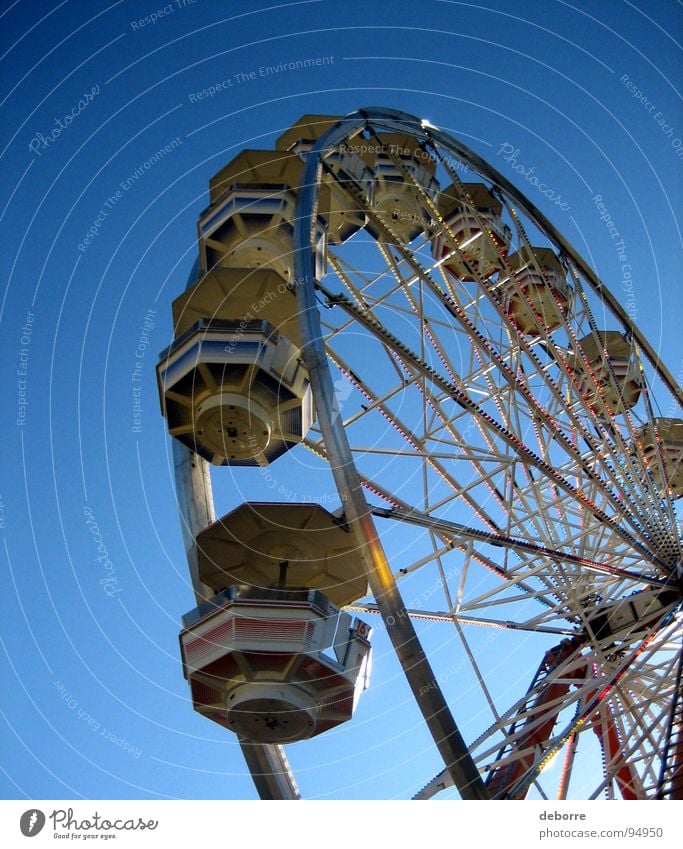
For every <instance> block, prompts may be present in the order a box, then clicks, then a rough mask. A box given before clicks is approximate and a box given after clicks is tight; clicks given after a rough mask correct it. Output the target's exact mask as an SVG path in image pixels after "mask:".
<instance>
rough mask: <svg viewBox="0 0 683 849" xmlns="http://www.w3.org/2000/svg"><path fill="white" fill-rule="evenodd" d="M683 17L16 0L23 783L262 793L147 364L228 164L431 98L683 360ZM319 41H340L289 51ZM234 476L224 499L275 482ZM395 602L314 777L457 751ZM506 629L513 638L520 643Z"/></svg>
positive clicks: (63, 789) (303, 780)
mask: <svg viewBox="0 0 683 849" xmlns="http://www.w3.org/2000/svg"><path fill="white" fill-rule="evenodd" d="M682 22H683V14H682V12H681V7H680V4H678V3H676V2H673V0H669V2H667V0H661V2H657V3H645V2H643V0H639V1H638V2H634V3H630V2H622V0H608V2H604V3H600V4H594V3H590V2H577V3H574V4H571V3H566V2H560V0H544V2H541V3H534V2H529V0H522V2H519V3H516V4H513V5H511V4H509V3H504V2H502V0H490V2H486V3H459V2H450V1H449V0H443V2H442V0H425V2H422V3H414V2H413V3H407V2H387V0H378V2H375V3H371V4H366V3H361V2H350V3H347V4H343V5H340V4H338V3H335V2H332V0H312V1H311V2H298V3H271V4H270V5H266V4H264V5H263V6H255V5H254V4H244V3H218V2H210V0H195V2H190V0H173V2H171V3H169V4H168V5H167V6H161V7H159V6H157V5H154V4H153V3H148V2H129V0H120V2H116V3H111V4H107V3H87V2H84V1H83V0H66V2H63V3H59V4H58V3H47V2H46V3H41V4H32V3H29V2H27V0H18V2H15V3H4V4H3V15H2V18H0V24H1V28H2V36H1V38H2V54H3V55H2V68H3V75H2V88H1V89H0V94H1V98H2V101H1V103H0V108H1V109H2V116H3V120H2V127H3V141H2V158H1V160H0V162H1V167H2V176H3V186H4V188H3V202H2V240H3V251H2V258H1V260H0V261H1V262H2V280H3V284H4V289H3V295H2V300H1V301H0V304H1V307H0V309H1V312H0V322H1V328H2V331H1V337H0V338H1V344H2V358H1V359H0V374H1V379H2V385H3V396H4V398H5V403H4V404H3V405H2V410H1V411H0V416H1V421H2V431H3V433H4V435H5V439H4V444H3V463H2V470H1V472H0V497H1V499H2V503H1V510H2V513H1V514H0V519H1V527H0V536H1V538H2V546H1V552H0V553H1V555H2V557H3V561H4V563H3V568H2V598H3V626H2V645H1V646H0V648H1V649H2V651H1V652H0V663H1V664H2V667H1V668H2V678H3V682H4V684H5V686H4V695H3V701H2V710H3V724H2V732H1V733H2V750H3V753H4V768H3V769H4V771H3V777H2V792H3V795H4V796H6V797H10V798H24V797H30V798H80V797H90V798H162V799H163V798H208V799H211V798H253V797H254V796H255V791H254V788H253V785H252V783H251V779H250V777H249V776H248V775H247V774H245V768H244V766H243V763H242V760H241V757H240V753H239V749H238V747H237V745H236V742H235V740H234V739H233V738H231V737H230V736H228V735H227V734H225V733H223V732H222V731H221V729H219V728H218V727H217V726H212V725H211V724H210V723H209V722H207V721H206V720H204V719H202V718H201V717H199V716H198V715H196V714H194V713H193V712H192V710H191V707H190V705H189V703H188V700H187V688H186V684H185V682H184V680H183V678H182V671H181V668H180V665H179V653H178V644H177V634H178V630H179V623H180V616H181V615H182V614H183V613H184V612H186V611H187V610H189V609H190V608H191V607H192V606H193V598H192V592H191V588H190V586H189V583H188V579H187V570H186V564H185V562H184V554H183V547H182V540H181V535H180V528H179V524H178V520H177V512H176V506H175V499H174V487H173V475H172V467H171V462H170V460H171V452H170V443H169V438H168V437H167V436H166V433H165V427H164V421H163V419H162V418H161V416H160V414H159V408H158V399H157V390H156V379H155V373H154V367H155V365H156V359H157V354H158V352H159V351H161V350H162V349H163V348H165V347H166V346H167V345H168V344H169V342H170V338H171V331H172V328H171V311H170V304H171V302H172V300H173V298H175V297H176V296H177V295H178V294H179V293H180V291H181V290H182V289H183V288H184V285H185V281H186V279H187V276H188V273H189V270H190V268H191V266H192V263H193V261H194V257H195V255H196V220H197V216H198V215H199V213H200V212H201V211H202V210H203V209H204V208H205V207H206V206H207V204H208V180H209V178H210V177H211V176H212V175H213V174H214V173H215V172H216V171H218V170H219V169H220V168H221V167H222V165H223V164H225V162H227V161H228V160H229V159H231V158H232V157H233V156H234V155H235V154H236V153H237V152H238V151H239V150H241V149H242V148H244V147H264V148H267V147H272V145H273V143H274V140H275V139H276V138H277V136H278V135H280V133H281V132H282V131H283V130H284V129H285V128H287V127H288V126H289V125H291V124H292V123H294V121H295V120H296V119H297V118H299V117H300V116H301V115H302V114H304V113H327V114H345V113H347V112H351V111H353V110H354V109H356V108H358V107H361V106H367V105H381V106H392V107H396V108H399V109H402V110H404V111H406V112H409V113H412V114H415V115H418V116H420V117H424V118H427V119H429V120H430V121H431V122H432V123H433V124H435V125H437V126H440V127H442V128H443V129H445V130H448V131H450V132H452V133H453V134H454V135H455V136H456V137H458V138H460V139H461V140H462V141H463V142H464V143H465V144H467V145H468V146H469V147H471V148H472V149H474V150H475V151H476V152H477V153H479V154H480V155H481V156H483V157H484V158H485V159H488V160H489V161H490V162H491V163H492V164H493V165H494V167H495V168H497V169H498V170H499V171H501V172H502V173H503V174H504V175H505V176H506V177H508V178H509V179H510V180H512V181H513V182H514V183H515V184H516V185H517V186H518V187H519V188H520V189H521V190H522V191H523V192H526V193H527V194H528V196H529V198H530V199H531V200H532V201H533V202H534V203H535V204H537V205H538V206H539V208H540V209H541V210H542V211H543V212H544V213H545V214H546V215H547V216H548V217H549V218H550V219H551V221H552V222H553V223H554V224H555V225H556V227H557V228H558V229H559V230H560V231H561V232H562V233H563V234H564V235H565V236H566V237H567V238H568V239H569V240H570V242H572V243H573V244H574V245H575V247H576V248H577V249H578V251H579V252H580V253H581V254H582V255H584V256H585V257H586V258H587V259H588V260H589V261H590V262H591V264H592V265H593V267H594V268H596V270H597V272H598V273H599V274H600V275H601V277H602V279H603V280H604V281H605V282H606V283H607V285H608V286H609V287H610V288H611V289H612V291H613V292H614V293H615V295H616V296H617V298H619V299H620V300H621V301H622V303H623V304H624V305H626V301H627V299H630V303H631V311H632V313H633V314H634V315H635V320H636V322H637V323H638V325H639V326H640V328H641V330H642V331H643V332H644V333H645V335H646V336H647V337H648V339H649V340H650V342H651V344H652V345H653V346H654V348H655V349H656V350H657V351H658V352H659V353H660V355H661V357H662V359H663V361H664V362H665V363H666V364H667V366H668V368H669V370H670V371H671V372H672V373H673V374H674V375H678V376H679V378H680V375H681V374H682V373H683V346H682V344H681V337H680V316H681V315H683V294H682V293H683V287H681V284H680V275H681V265H680V256H681V254H680V247H681V240H680V231H679V229H678V226H677V223H676V221H677V217H680V211H681V209H680V207H681V190H680V186H681V180H680V174H681V168H682V167H683V113H682V112H681V109H680V92H679V89H680V85H681V55H680V48H679V45H678V44H677V43H676V40H675V39H676V38H679V37H680V35H681V29H682V26H681V24H682ZM301 59H304V60H305V59H313V60H315V59H320V60H321V62H320V63H318V65H317V66H315V67H313V68H310V69H298V70H288V69H287V68H286V65H287V63H292V62H296V61H297V60H301ZM283 65H284V66H285V67H284V68H283ZM67 116H68V117H67ZM162 149H164V150H165V152H164V155H163V156H160V157H157V160H156V162H155V164H153V165H152V166H151V167H150V166H149V160H150V157H152V156H154V155H155V154H156V153H157V152H158V151H160V150H162ZM146 163H147V167H146ZM529 169H533V172H532V173H534V174H537V175H538V176H539V179H542V180H543V182H544V183H546V184H547V185H548V186H549V187H551V188H552V189H553V191H554V192H555V195H556V196H559V197H560V199H561V202H558V201H555V200H551V199H550V198H546V197H543V196H541V195H540V194H539V193H538V191H537V190H536V189H535V188H534V186H533V184H532V183H531V182H529V181H528V180H527V179H526V178H525V176H524V175H525V174H528V173H529ZM598 196H600V197H599V199H598V200H596V198H597V197H598ZM599 203H602V204H604V206H603V207H602V211H601V208H600V207H599V206H598V204H599ZM604 210H608V211H609V213H610V215H611V218H612V220H613V222H614V225H615V226H616V227H617V229H618V230H619V232H620V234H621V236H622V238H623V240H624V242H625V245H626V251H627V253H628V257H629V264H630V266H631V273H632V286H633V288H632V289H631V288H630V286H629V287H627V286H626V282H629V281H625V280H624V277H623V261H622V260H621V259H620V258H619V256H618V255H617V252H616V251H615V248H614V241H613V239H612V237H611V235H610V232H609V229H608V226H607V223H606V220H605V219H604V218H603V219H602V220H601V215H604ZM140 360H141V361H142V362H143V367H142V370H141V376H140V386H141V392H142V395H141V398H142V412H141V413H140V423H139V425H140V426H139V428H138V429H137V430H134V429H133V408H132V396H131V391H130V387H131V374H132V372H133V371H134V369H135V367H136V362H138V361H140ZM661 403H662V410H663V414H667V408H666V404H667V399H666V398H664V399H663V400H662V402H661ZM279 479H280V480H283V479H285V478H284V476H282V475H281V476H280V478H279ZM215 481H216V495H217V500H218V502H219V509H221V508H222V511H223V512H227V510H228V509H230V508H231V507H233V506H235V505H236V504H237V503H239V502H240V501H241V500H243V498H245V497H249V498H252V499H258V498H263V499H266V500H267V499H268V498H269V491H271V490H272V487H270V488H269V481H268V479H267V476H261V479H260V480H258V479H257V478H256V476H252V478H251V479H250V480H249V481H248V482H247V483H245V479H244V478H240V477H239V476H235V475H232V474H231V473H230V472H226V474H224V475H223V476H222V477H221V478H218V477H215ZM288 485H291V486H292V487H294V488H295V489H297V488H298V491H301V492H302V493H303V494H305V486H306V484H305V483H304V482H302V480H301V479H300V480H298V481H297V479H296V478H295V477H294V478H292V480H291V482H289V483H288ZM245 487H246V488H247V489H245ZM103 549H104V550H103ZM98 557H99V558H100V560H98V559H97V558H98ZM373 624H375V625H376V626H377V624H378V623H373ZM380 631H381V629H380V628H379V627H377V628H376V635H377V636H376V652H375V661H374V670H373V685H372V687H371V689H370V690H369V691H368V692H366V693H365V694H364V695H363V697H362V699H361V701H360V705H359V708H358V713H357V716H356V717H355V719H354V721H353V723H352V725H349V727H348V728H346V727H345V728H341V729H339V730H338V731H337V732H334V733H332V734H330V735H328V736H327V737H321V738H319V739H316V740H314V741H311V742H308V743H305V744H300V745H298V746H295V747H292V748H291V761H292V765H293V766H294V769H295V772H296V775H297V779H298V781H299V784H300V787H301V790H302V793H303V795H304V796H305V797H309V798H311V797H325V798H387V797H397V798H407V797H409V796H410V795H411V794H412V793H413V792H415V790H417V789H419V786H420V785H421V783H424V782H425V781H426V780H428V779H429V778H430V777H431V776H432V775H433V774H434V773H435V772H437V771H438V770H439V769H440V764H439V760H438V756H437V755H436V753H435V751H434V750H433V748H432V747H431V745H430V741H429V739H428V736H427V734H426V731H425V730H424V729H423V727H422V725H421V722H420V720H419V717H418V712H417V710H416V708H415V706H414V705H413V704H412V702H411V700H410V698H409V696H408V694H407V692H406V690H405V688H404V687H403V685H402V682H401V680H400V675H399V669H398V666H397V664H396V662H395V661H394V660H393V658H392V657H391V654H390V652H389V650H388V648H387V644H386V640H384V638H383V635H382V634H381V633H380ZM479 633H480V632H477V635H475V639H480V638H479ZM421 634H422V636H423V638H424V640H425V644H426V646H427V648H428V651H429V652H430V654H431V653H434V655H435V656H438V655H439V653H442V654H443V653H444V652H446V651H447V648H445V646H444V644H443V641H442V638H441V636H440V635H439V633H438V629H437V630H435V629H434V626H430V627H426V628H423V629H422V631H421ZM485 636H486V635H484V638H481V639H485ZM500 640H501V642H500V643H499V644H498V647H497V649H496V653H497V655H498V659H499V658H500V656H503V657H510V656H512V652H513V651H518V650H519V644H518V643H517V642H515V641H512V640H509V635H507V634H506V635H505V637H501V638H500ZM528 640H529V645H528V646H525V647H524V650H525V651H526V650H527V648H528V651H529V656H530V657H532V658H535V659H536V660H535V663H534V662H533V661H531V662H530V666H535V665H537V662H538V658H539V655H540V652H541V651H542V648H541V647H540V644H539V646H538V647H537V646H536V645H535V644H534V640H533V639H531V638H528ZM500 653H502V655H501V654H500ZM444 662H445V663H447V664H448V663H449V664H450V665H451V666H454V665H457V664H458V663H459V660H458V658H445V660H444ZM493 666H494V668H493V670H492V675H493V677H494V680H495V686H498V687H500V688H502V689H504V688H505V687H507V686H508V685H509V683H510V682H509V681H508V677H509V676H510V674H511V673H510V670H508V671H505V670H504V669H498V670H497V671H496V668H495V664H494V665H493ZM457 671H458V673H460V672H461V671H462V670H461V669H460V668H458V670H457ZM466 674H467V672H466V671H462V675H463V676H465V675H466ZM525 674H526V673H525ZM452 707H453V711H454V713H455V716H456V718H457V719H458V721H459V722H460V723H461V724H462V725H463V727H464V733H465V736H467V733H466V731H467V728H468V727H469V726H468V705H467V704H458V702H457V700H456V701H455V702H454V703H453V704H452Z"/></svg>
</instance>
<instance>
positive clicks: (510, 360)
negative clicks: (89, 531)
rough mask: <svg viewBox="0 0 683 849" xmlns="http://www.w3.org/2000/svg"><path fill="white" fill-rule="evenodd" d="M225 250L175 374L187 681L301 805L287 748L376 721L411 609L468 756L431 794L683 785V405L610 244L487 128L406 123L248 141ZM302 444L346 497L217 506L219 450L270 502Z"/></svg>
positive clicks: (257, 764)
mask: <svg viewBox="0 0 683 849" xmlns="http://www.w3.org/2000/svg"><path fill="white" fill-rule="evenodd" d="M198 241H199V266H198V268H199V270H198V273H197V274H196V275H193V278H192V279H191V281H190V285H189V286H188V289H187V290H186V291H185V293H183V294H182V295H181V296H180V297H178V298H177V299H176V301H175V302H174V304H173V318H174V340H173V343H172V344H171V346H170V347H169V348H168V349H167V350H166V351H164V352H163V354H162V355H161V360H160V362H159V365H158V379H159V389H160V395H161V403H162V412H163V414H164V416H165V417H166V420H167V425H168V428H169V432H170V433H171V435H172V436H173V437H174V440H173V444H174V455H175V462H176V479H177V483H178V495H179V502H180V508H181V517H182V524H183V529H184V532H185V539H186V548H187V553H188V561H189V565H190V573H191V577H192V582H193V587H194V590H195V594H196V597H197V607H196V608H195V609H194V610H193V611H191V612H190V613H189V614H187V616H186V617H184V621H183V630H182V632H181V647H182V655H183V668H184V673H185V676H186V678H187V679H188V682H189V685H190V691H191V698H192V701H193V706H194V708H195V710H197V711H199V712H200V713H201V714H203V715H204V716H206V717H207V718H208V719H210V720H212V721H214V722H217V723H219V724H220V725H222V726H224V727H226V728H228V729H230V730H231V731H233V732H235V733H237V735H238V737H239V739H240V743H241V745H242V750H243V752H244V754H245V757H246V759H247V763H248V765H249V768H250V770H251V771H252V774H253V775H254V779H255V781H256V784H257V788H258V790H259V793H260V795H261V796H262V797H264V798H296V797H297V795H298V790H297V787H296V782H295V779H294V777H293V775H292V774H291V771H290V769H289V765H288V762H287V758H286V755H285V750H284V749H283V746H284V745H286V744H289V743H293V742H296V741H298V740H303V739H309V738H313V737H315V736H317V735H319V734H322V733H325V732H326V731H327V730H329V729H331V728H334V727H337V726H339V725H341V724H342V723H345V722H347V721H351V722H352V721H353V720H352V714H353V711H354V707H355V705H356V702H357V700H358V698H359V697H362V695H361V694H362V690H363V689H365V688H366V687H367V686H368V684H369V668H370V654H371V643H372V635H371V626H373V625H375V626H379V625H380V623H381V625H382V626H383V627H384V628H385V629H386V632H387V635H388V637H389V638H390V640H391V643H392V645H393V647H394V650H395V652H396V656H397V658H398V661H399V663H400V664H401V667H402V668H403V671H404V673H405V676H406V679H407V682H408V685H409V687H410V689H411V691H412V694H413V695H414V697H415V699H416V701H417V705H418V707H419V709H420V711H421V713H422V716H423V717H424V722H425V723H426V726H427V728H428V730H429V732H430V734H431V735H432V737H433V739H434V744H435V746H436V747H437V749H438V751H439V753H440V755H441V757H442V758H443V762H444V768H443V770H442V771H441V772H439V773H438V774H436V775H426V776H424V777H423V780H422V781H421V783H419V785H416V786H415V788H414V793H415V797H416V798H431V797H433V796H435V795H437V794H438V793H440V792H442V791H444V790H448V788H450V787H455V788H456V790H457V792H458V793H459V794H460V796H462V798H475V799H486V798H496V799H522V798H559V799H563V798H597V797H603V796H606V797H607V798H624V799H642V798H672V799H673V798H676V799H680V798H683V695H682V693H681V670H682V668H683V654H682V651H683V650H682V641H683V615H682V614H681V601H682V598H683V555H682V552H681V536H680V530H679V525H678V519H677V515H676V508H677V504H676V502H677V501H678V499H680V498H681V496H683V462H681V461H682V460H683V418H681V417H680V416H681V413H680V407H681V404H682V402H683V393H682V392H681V389H680V388H679V387H677V386H676V383H675V381H674V380H673V378H672V376H671V375H670V374H669V372H668V371H667V369H666V367H665V366H664V365H663V364H662V362H661V361H660V360H659V358H658V356H657V354H656V353H655V351H654V350H653V349H652V347H651V346H650V344H649V343H648V342H647V340H646V339H645V338H643V336H642V334H641V333H640V331H639V329H638V328H637V326H636V325H635V324H634V322H633V321H632V320H631V319H630V318H629V316H628V315H627V314H626V313H625V312H624V310H623V309H622V308H621V306H620V305H619V303H618V302H617V301H616V299H615V298H614V297H613V296H612V295H611V293H610V292H609V291H608V289H607V288H606V287H605V285H604V284H603V283H602V282H601V281H600V280H599V279H598V278H597V277H596V275H595V274H594V272H593V271H592V270H591V269H590V267H589V266H588V265H587V264H586V263H585V262H584V260H582V259H581V257H580V256H578V255H577V253H576V252H575V251H574V250H573V249H572V247H571V246H570V245H569V244H568V242H567V241H566V240H565V239H564V238H563V237H562V235H561V234H560V233H559V232H558V231H557V230H556V229H555V228H554V227H553V226H552V224H551V223H550V222H549V221H548V220H547V219H546V218H545V217H544V216H543V215H542V213H541V212H540V211H539V210H538V209H536V207H535V206H534V205H533V204H531V203H530V202H529V201H528V200H527V199H526V198H525V197H524V196H523V195H522V194H521V193H520V192H519V191H518V190H517V189H516V188H515V187H514V186H513V185H512V184H511V183H510V182H509V181H507V180H506V179H505V178H504V177H503V176H502V175H500V174H499V173H498V172H497V171H496V170H495V169H493V168H492V167H491V166H490V165H489V164H487V163H486V162H485V161H484V160H482V159H481V158H480V157H479V156H477V155H476V154H475V153H474V152H472V151H470V150H469V149H468V148H466V147H465V146H464V145H463V144H462V143H460V142H459V141H457V140H456V139H454V138H452V137H451V136H450V135H448V134H447V133H445V132H443V131H441V130H439V129H437V128H435V127H433V126H431V125H430V124H429V123H428V122H425V121H421V120H419V119H417V118H414V117H412V116H409V115H406V114H404V113H400V112H396V111H393V110H387V109H380V108H368V109H365V110H359V111H358V112H357V113H354V114H352V115H350V116H347V117H346V118H337V117H332V116H321V115H306V116H304V117H302V118H301V119H300V120H299V121H298V122H297V123H296V124H294V125H293V126H292V127H291V128H289V129H288V130H287V131H286V132H285V133H284V134H283V135H282V136H281V137H280V138H279V139H278V140H277V142H276V145H275V150H271V151H266V150H245V151H242V152H241V153H240V154H238V155H237V156H236V157H235V158H234V159H233V160H232V161H231V162H229V163H228V164H227V165H226V166H225V167H224V168H223V169H222V170H221V171H219V172H218V173H217V174H216V175H215V176H214V177H213V178H212V180H211V183H210V205H209V207H208V208H207V209H206V210H205V212H204V213H202V215H201V216H200V220H199V226H198ZM657 403H662V404H664V405H666V406H665V409H666V415H663V414H661V413H660V412H659V410H658V408H657ZM303 453H305V454H306V455H307V456H309V457H311V458H312V460H313V461H315V464H317V467H319V468H321V469H322V468H324V470H325V472H324V473H325V474H326V475H328V477H329V474H330V472H331V475H332V477H333V480H334V483H335V486H336V490H337V493H338V499H339V501H338V504H340V505H341V506H340V507H339V509H335V510H333V511H328V510H327V509H326V506H325V505H324V503H321V502H322V501H323V499H319V500H316V499H315V498H313V499H311V501H310V502H309V503H305V502H296V501H293V500H291V499H288V500H285V501H281V502H279V503H276V502H272V503H263V502H255V501H253V500H247V501H245V503H243V504H241V505H240V506H239V507H238V508H236V509H235V510H232V511H231V512H230V513H228V514H227V515H225V516H223V517H222V518H220V519H217V517H216V515H215V511H214V507H213V500H212V493H211V481H210V477H209V471H208V469H209V464H213V465H214V466H216V467H218V466H229V467H232V471H233V473H234V474H237V473H239V474H240V475H241V476H242V477H241V480H242V482H243V483H242V486H243V487H244V489H245V490H247V489H248V486H249V483H248V482H249V475H253V474H254V471H255V470H257V469H259V468H260V469H264V468H266V467H268V468H270V467H271V466H272V468H273V469H276V468H277V464H278V463H280V464H282V463H284V462H286V460H287V458H288V457H294V456H297V454H303ZM216 473H217V474H220V473H221V470H220V469H217V470H216ZM321 474H323V472H321ZM321 479H322V478H321ZM316 480H317V479H316V477H315V475H312V476H311V486H315V481H316ZM425 587H427V588H428V590H425V589H424V588H425ZM425 623H427V624H428V625H429V627H430V628H431V629H434V628H436V629H440V630H439V634H440V635H442V636H440V637H439V640H440V646H441V647H444V646H445V647H447V650H440V651H438V652H431V651H430V650H426V649H425V648H424V647H423V644H422V643H423V642H424V641H423V640H421V638H420V636H419V634H420V633H421V627H422V625H424V624H425ZM475 632H476V633H477V634H480V633H481V634H487V635H492V636H487V638H486V639H487V640H490V641H491V642H495V643H496V644H497V648H496V650H495V651H488V652H487V651H480V650H479V649H478V646H477V645H474V641H473V639H472V634H473V633H475ZM483 643H484V644H486V641H483ZM478 645H482V641H480V642H479V644H478ZM522 652H524V654H525V657H528V656H529V653H530V652H531V653H534V652H535V654H534V655H533V656H534V657H535V660H534V662H533V664H532V665H531V666H529V665H528V664H526V665H524V664H522V663H521V662H520V663H519V665H516V664H517V660H516V659H517V658H518V657H519V656H521V653H522ZM444 657H447V658H448V661H444V660H443V658H444ZM453 658H457V659H458V660H457V661H456V666H455V667H454V665H453ZM501 658H504V661H505V662H504V664H501ZM463 666H464V667H466V670H467V674H468V676H469V678H470V679H471V680H472V682H473V686H474V687H475V688H476V689H477V691H478V693H479V696H480V698H481V700H482V703H483V704H484V705H485V713H484V712H480V713H479V715H478V716H477V720H476V723H474V725H473V724H472V723H468V724H467V730H466V731H463V730H462V728H461V726H460V725H459V723H461V721H462V719H463V717H464V715H465V713H466V711H467V708H466V705H465V704H463V703H462V702H461V701H459V698H458V687H457V686H456V685H455V682H454V680H453V679H454V677H456V676H454V675H453V674H452V673H453V669H454V668H457V669H458V670H459V671H460V670H462V669H463ZM505 667H507V668H505ZM584 752H585V753H586V754H585V755H584V754H583V753H584ZM584 757H585V758H588V759H590V758H593V759H594V760H595V762H596V764H597V765H598V768H591V769H590V770H588V771H587V770H586V769H584V768H583V767H581V766H580V764H581V763H583V758H584ZM577 765H579V766H577Z"/></svg>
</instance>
